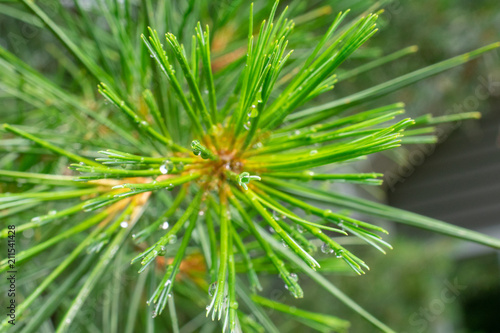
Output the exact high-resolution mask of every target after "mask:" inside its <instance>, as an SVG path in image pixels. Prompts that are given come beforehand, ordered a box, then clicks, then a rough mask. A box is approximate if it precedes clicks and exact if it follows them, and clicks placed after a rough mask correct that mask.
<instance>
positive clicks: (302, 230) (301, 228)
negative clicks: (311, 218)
mask: <svg viewBox="0 0 500 333" xmlns="http://www.w3.org/2000/svg"><path fill="white" fill-rule="evenodd" d="M295 228H296V229H297V231H298V232H299V233H303V232H304V227H303V226H302V225H300V224H297V225H296V227H295Z"/></svg>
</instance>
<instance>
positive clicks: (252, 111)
mask: <svg viewBox="0 0 500 333" xmlns="http://www.w3.org/2000/svg"><path fill="white" fill-rule="evenodd" d="M258 115H259V110H257V107H256V106H255V105H252V106H251V107H250V111H249V112H248V116H249V117H250V118H255V117H257V116H258Z"/></svg>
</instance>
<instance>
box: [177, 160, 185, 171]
mask: <svg viewBox="0 0 500 333" xmlns="http://www.w3.org/2000/svg"><path fill="white" fill-rule="evenodd" d="M175 167H176V168H177V170H179V171H182V170H184V163H182V162H179V163H176V164H175Z"/></svg>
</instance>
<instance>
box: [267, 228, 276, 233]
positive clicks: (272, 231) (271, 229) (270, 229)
mask: <svg viewBox="0 0 500 333" xmlns="http://www.w3.org/2000/svg"><path fill="white" fill-rule="evenodd" d="M268 230H269V233H270V234H274V233H275V232H276V231H274V229H273V227H269V228H268Z"/></svg>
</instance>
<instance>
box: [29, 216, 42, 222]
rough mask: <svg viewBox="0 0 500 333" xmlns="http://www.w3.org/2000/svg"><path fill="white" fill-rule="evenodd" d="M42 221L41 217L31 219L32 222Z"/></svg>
mask: <svg viewBox="0 0 500 333" xmlns="http://www.w3.org/2000/svg"><path fill="white" fill-rule="evenodd" d="M41 220H42V218H41V217H40V216H36V217H34V218H32V219H31V222H40V221H41Z"/></svg>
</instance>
